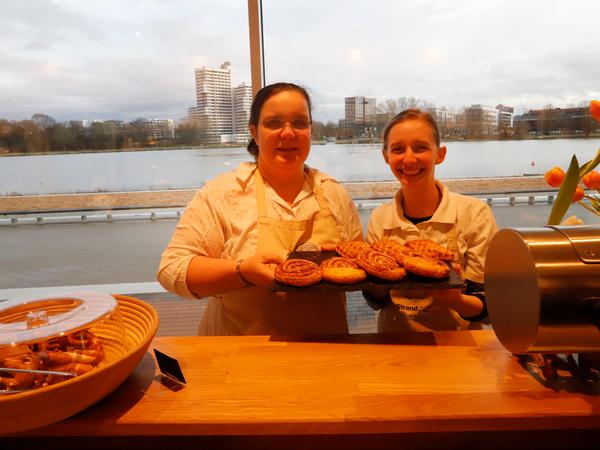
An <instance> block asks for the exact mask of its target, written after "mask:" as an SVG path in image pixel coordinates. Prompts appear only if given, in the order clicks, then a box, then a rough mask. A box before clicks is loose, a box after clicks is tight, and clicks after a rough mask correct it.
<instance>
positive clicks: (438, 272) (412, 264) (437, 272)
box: [404, 256, 450, 279]
mask: <svg viewBox="0 0 600 450" xmlns="http://www.w3.org/2000/svg"><path fill="white" fill-rule="evenodd" d="M404 268H405V269H406V270H407V271H408V272H410V273H414V274H415V275H419V276H422V277H427V278H436V279H442V278H448V276H449V275H450V267H448V264H446V263H445V262H443V261H440V260H439V259H429V258H423V257H420V256H407V257H405V258H404Z"/></svg>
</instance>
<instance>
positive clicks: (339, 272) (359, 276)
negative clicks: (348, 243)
mask: <svg viewBox="0 0 600 450" xmlns="http://www.w3.org/2000/svg"><path fill="white" fill-rule="evenodd" d="M321 272H322V273H323V279H324V280H325V281H329V282H330V283H337V284H352V283H359V282H361V281H364V280H365V279H366V278H367V273H366V272H365V271H364V270H363V269H361V268H360V267H358V265H357V264H356V263H355V262H354V261H352V260H350V259H347V258H343V257H339V256H334V257H333V258H329V259H326V260H325V261H323V262H322V263H321Z"/></svg>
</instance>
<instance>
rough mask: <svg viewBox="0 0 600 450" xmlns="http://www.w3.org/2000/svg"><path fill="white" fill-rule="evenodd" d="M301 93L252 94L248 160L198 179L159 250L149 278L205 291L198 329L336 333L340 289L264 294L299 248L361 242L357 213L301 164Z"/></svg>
mask: <svg viewBox="0 0 600 450" xmlns="http://www.w3.org/2000/svg"><path fill="white" fill-rule="evenodd" d="M310 117H311V110H310V97H309V96H308V94H307V92H306V91H305V90H304V89H303V88H301V87H300V86H297V85H295V84H291V83H275V84H272V85H268V86H265V87H264V88H262V89H261V90H260V91H258V92H257V94H256V96H255V98H254V102H253V104H252V108H251V113H250V132H251V133H252V137H253V140H252V141H251V142H250V144H249V145H248V151H249V152H250V153H251V154H252V155H254V156H255V159H256V162H255V163H242V164H241V165H240V166H239V167H238V168H237V169H236V170H235V171H233V172H229V173H227V174H223V175H221V176H219V177H217V178H216V179H214V180H211V181H209V182H207V183H206V185H205V186H204V187H203V188H202V189H200V191H199V192H198V193H197V194H196V196H195V197H194V199H193V200H192V201H191V202H190V204H189V205H188V207H187V208H186V211H185V213H184V214H183V217H182V218H181V220H180V222H179V224H178V225H177V229H176V230H175V233H174V234H173V237H172V239H171V242H170V243H169V245H168V246H167V248H166V250H165V251H164V253H163V256H162V259H161V264H160V268H159V272H158V279H159V281H160V282H161V284H162V285H163V286H164V287H165V288H166V289H167V290H169V291H172V292H174V293H176V294H178V295H181V296H186V297H190V298H197V297H203V296H211V298H210V300H209V303H208V306H207V308H206V311H205V313H204V316H203V318H202V322H201V324H200V333H201V334H205V335H232V334H233V335H243V334H278V335H288V336H290V335H304V334H344V333H347V332H348V325H347V321H346V308H345V298H344V293H343V292H341V291H340V292H335V293H328V294H327V295H324V294H319V293H315V292H310V293H309V292H288V293H278V292H273V291H271V290H269V286H271V285H272V283H273V280H274V277H275V273H276V272H275V269H276V267H277V265H278V264H281V263H282V262H283V261H284V258H285V257H287V255H288V254H289V253H291V252H293V251H296V250H297V249H298V248H300V247H303V248H304V247H306V246H310V247H311V248H316V249H320V248H323V247H325V246H335V244H336V243H337V242H339V241H340V240H354V239H362V226H361V223H360V218H359V215H358V211H357V209H356V207H355V206H354V204H353V202H352V199H351V198H350V197H349V195H348V194H347V193H346V191H345V189H344V188H343V187H342V186H341V185H340V184H339V183H338V182H337V181H335V180H334V179H333V178H331V177H330V176H329V175H327V174H325V173H323V172H320V171H318V170H316V169H313V168H310V167H308V166H306V165H305V164H304V163H305V161H306V158H307V157H308V154H309V151H310V136H311V130H310V126H309V123H310Z"/></svg>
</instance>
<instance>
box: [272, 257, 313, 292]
mask: <svg viewBox="0 0 600 450" xmlns="http://www.w3.org/2000/svg"><path fill="white" fill-rule="evenodd" d="M322 278H323V275H322V273H321V268H320V267H319V266H318V264H316V263H314V262H312V261H308V260H307V259H288V260H287V261H284V262H282V263H281V264H279V265H278V266H277V268H276V269H275V280H277V281H278V282H280V283H282V284H287V285H290V286H310V285H313V284H317V283H318V282H320V281H321V279H322Z"/></svg>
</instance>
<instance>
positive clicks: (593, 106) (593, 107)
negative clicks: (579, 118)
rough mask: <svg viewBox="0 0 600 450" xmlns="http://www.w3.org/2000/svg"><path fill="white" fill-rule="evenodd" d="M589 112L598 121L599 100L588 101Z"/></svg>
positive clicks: (599, 112)
mask: <svg viewBox="0 0 600 450" xmlns="http://www.w3.org/2000/svg"><path fill="white" fill-rule="evenodd" d="M590 114H591V115H592V117H593V118H594V119H596V120H597V121H598V122H600V100H592V101H591V102H590Z"/></svg>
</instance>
